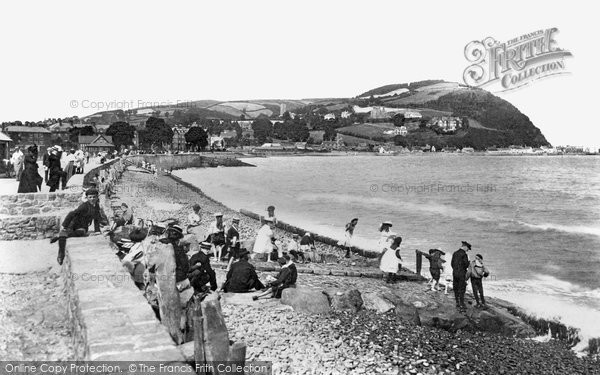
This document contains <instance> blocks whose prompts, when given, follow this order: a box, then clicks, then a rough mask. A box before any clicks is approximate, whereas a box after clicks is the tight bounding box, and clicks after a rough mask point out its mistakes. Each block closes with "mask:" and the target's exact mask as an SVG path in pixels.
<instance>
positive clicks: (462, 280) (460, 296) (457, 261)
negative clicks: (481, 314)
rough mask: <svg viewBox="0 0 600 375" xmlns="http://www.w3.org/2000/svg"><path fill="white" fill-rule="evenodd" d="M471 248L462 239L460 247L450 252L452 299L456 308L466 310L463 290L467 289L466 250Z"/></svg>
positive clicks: (467, 258)
mask: <svg viewBox="0 0 600 375" xmlns="http://www.w3.org/2000/svg"><path fill="white" fill-rule="evenodd" d="M469 250H471V244H470V243H468V242H467V241H462V245H461V247H460V249H458V250H456V251H455V252H454V254H452V288H453V289H454V299H455V300H456V308H457V309H458V310H460V311H463V312H464V311H466V309H467V306H466V305H465V292H466V290H467V269H468V268H469V257H468V256H467V251H469Z"/></svg>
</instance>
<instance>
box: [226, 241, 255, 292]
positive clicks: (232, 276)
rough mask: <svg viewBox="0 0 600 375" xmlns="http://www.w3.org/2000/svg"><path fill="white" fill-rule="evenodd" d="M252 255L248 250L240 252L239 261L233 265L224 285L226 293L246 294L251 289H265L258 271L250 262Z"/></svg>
mask: <svg viewBox="0 0 600 375" xmlns="http://www.w3.org/2000/svg"><path fill="white" fill-rule="evenodd" d="M249 258H250V253H249V252H248V251H247V250H246V249H241V250H240V252H239V260H238V261H237V262H235V263H233V264H232V265H231V268H230V269H229V272H227V280H226V281H225V284H223V291H224V292H226V293H245V292H249V291H250V290H251V289H256V290H261V289H264V287H265V286H264V285H263V283H261V282H260V279H259V278H258V275H257V274H256V269H255V268H254V266H253V265H252V264H250V263H249V262H248V259H249Z"/></svg>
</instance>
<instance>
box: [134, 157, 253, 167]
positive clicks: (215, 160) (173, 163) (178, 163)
mask: <svg viewBox="0 0 600 375" xmlns="http://www.w3.org/2000/svg"><path fill="white" fill-rule="evenodd" d="M126 160H128V161H130V162H132V163H133V164H136V165H138V164H140V163H141V162H142V161H144V162H146V163H150V164H154V165H156V167H157V168H158V169H159V170H167V171H170V170H175V169H185V168H203V167H218V166H223V167H248V166H252V165H251V164H248V163H244V162H243V161H241V160H239V159H237V158H236V156H235V155H233V154H228V153H214V154H213V153H210V154H176V155H162V154H158V155H152V154H142V155H134V156H128V157H127V158H126Z"/></svg>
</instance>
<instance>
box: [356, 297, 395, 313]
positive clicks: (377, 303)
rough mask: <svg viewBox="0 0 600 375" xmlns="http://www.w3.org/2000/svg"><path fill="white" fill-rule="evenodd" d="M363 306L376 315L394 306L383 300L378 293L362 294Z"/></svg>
mask: <svg viewBox="0 0 600 375" xmlns="http://www.w3.org/2000/svg"><path fill="white" fill-rule="evenodd" d="M362 299H363V302H364V304H363V306H364V308H365V309H366V310H374V311H376V312H378V313H381V314H383V313H386V312H388V311H390V310H393V309H394V307H395V306H394V304H393V303H391V302H390V301H388V300H386V299H385V298H383V297H382V296H381V295H379V294H378V293H373V292H371V293H364V294H363V295H362Z"/></svg>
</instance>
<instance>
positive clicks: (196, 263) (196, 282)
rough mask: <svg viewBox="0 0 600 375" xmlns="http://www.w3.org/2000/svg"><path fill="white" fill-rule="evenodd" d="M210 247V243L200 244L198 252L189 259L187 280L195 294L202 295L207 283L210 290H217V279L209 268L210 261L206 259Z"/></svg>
mask: <svg viewBox="0 0 600 375" xmlns="http://www.w3.org/2000/svg"><path fill="white" fill-rule="evenodd" d="M211 247H212V244H211V243H210V242H202V243H201V244H200V251H199V252H197V253H196V254H194V255H192V257H191V258H190V271H189V273H188V279H189V280H190V284H192V286H193V287H194V292H195V293H202V292H203V289H205V286H206V284H207V283H210V289H211V290H213V291H215V290H217V277H216V275H215V271H214V270H213V269H212V267H211V266H210V259H209V258H208V253H209V252H210V250H211Z"/></svg>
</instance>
